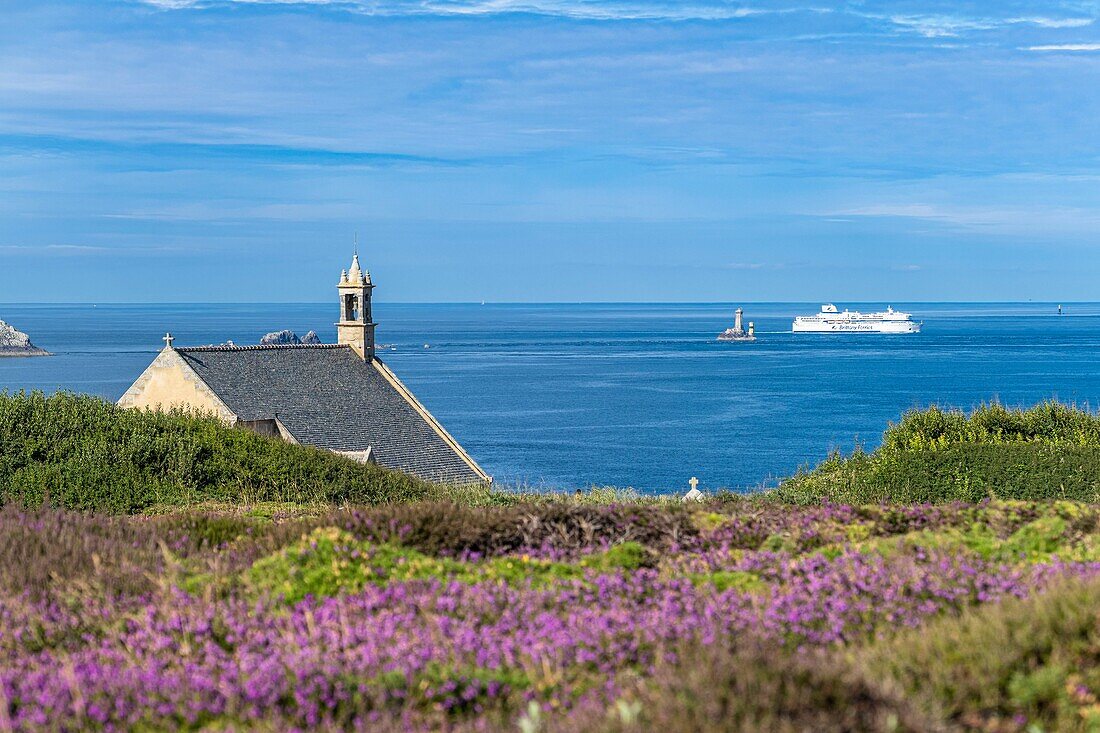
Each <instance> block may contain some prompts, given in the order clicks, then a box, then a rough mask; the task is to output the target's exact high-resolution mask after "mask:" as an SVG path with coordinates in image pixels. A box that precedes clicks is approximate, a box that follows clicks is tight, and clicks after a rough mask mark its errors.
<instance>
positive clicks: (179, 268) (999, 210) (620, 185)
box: [0, 0, 1100, 302]
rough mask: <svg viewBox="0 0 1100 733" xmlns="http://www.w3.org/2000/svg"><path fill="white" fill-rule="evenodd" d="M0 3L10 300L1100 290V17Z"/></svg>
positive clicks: (932, 3)
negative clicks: (365, 281)
mask: <svg viewBox="0 0 1100 733" xmlns="http://www.w3.org/2000/svg"><path fill="white" fill-rule="evenodd" d="M0 13H2V16H3V17H4V19H5V22H4V23H3V24H2V25H0V302H5V301H93V302H106V301H237V300H268V301H281V300H286V301H320V300H325V299H327V298H329V297H331V289H332V286H333V284H334V283H335V278H336V276H337V274H338V271H339V268H340V267H342V266H344V265H345V264H346V260H347V259H348V256H349V254H350V250H351V247H352V237H353V233H354V232H355V231H358V232H359V241H360V250H361V253H362V257H363V259H364V261H365V263H366V264H367V265H368V266H369V267H370V269H371V270H372V272H373V274H374V277H375V280H376V282H377V283H378V284H379V289H378V293H377V295H378V297H379V299H383V300H391V301H478V300H489V301H586V300H643V301H645V300H656V301H692V300H699V301H716V300H720V301H752V300H825V299H828V300H834V299H835V300H838V301H844V300H850V301H862V300H871V301H877V300H882V301H891V302H902V301H915V300H1026V299H1031V298H1033V299H1036V300H1039V299H1044V300H1055V301H1071V300H1100V2H1084V1H1074V2H1049V3H1036V2H1030V3H1021V2H1011V1H1009V2H937V1H936V0H926V1H922V2H875V1H872V0H867V1H865V2H847V3H845V2H840V3H821V4H815V3H812V2H796V1H793V0H792V1H790V2H788V1H787V0H776V1H772V2H756V3H750V2H746V3H741V2H720V1H718V0H701V1H698V2H692V1H691V0H686V1H685V2H659V1H655V0H607V1H600V2H597V1H594V0H526V1H520V0H468V1H463V0H450V1H447V0H434V1H433V0H424V1H421V2H402V1H399V0H341V1H337V0H311V1H310V2H292V1H288V0H280V1H275V0H272V1H270V2H264V1H263V0H114V1H108V0H103V1H99V2H96V1H93V0H84V1H82V2H56V1H54V0H36V1H35V2H33V3H28V2H24V1H23V0H0Z"/></svg>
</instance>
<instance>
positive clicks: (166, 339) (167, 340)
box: [161, 333, 176, 349]
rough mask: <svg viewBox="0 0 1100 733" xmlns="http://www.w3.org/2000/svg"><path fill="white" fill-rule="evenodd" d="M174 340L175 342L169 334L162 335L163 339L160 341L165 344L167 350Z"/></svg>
mask: <svg viewBox="0 0 1100 733" xmlns="http://www.w3.org/2000/svg"><path fill="white" fill-rule="evenodd" d="M175 340H176V339H175V337H173V336H172V334H171V333H166V334H164V338H162V339H161V341H163V342H164V343H165V344H167V347H168V348H169V349H170V348H172V342H173V341H175Z"/></svg>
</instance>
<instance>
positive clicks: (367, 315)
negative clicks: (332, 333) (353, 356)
mask: <svg viewBox="0 0 1100 733" xmlns="http://www.w3.org/2000/svg"><path fill="white" fill-rule="evenodd" d="M336 289H337V291H338V292H339V293H340V320H339V322H337V324H336V342H337V343H340V344H347V345H348V346H350V347H351V348H353V349H354V350H355V352H356V353H357V354H359V356H360V357H362V358H363V359H368V360H369V359H373V358H374V327H375V325H376V324H375V323H374V320H373V319H372V318H371V308H370V300H371V291H372V290H374V285H373V284H372V283H371V281H370V273H369V272H364V271H363V270H362V269H361V268H360V267H359V253H358V252H356V253H355V256H354V257H352V258H351V269H350V270H345V271H343V272H341V273H340V283H339V284H338V285H337V286H336Z"/></svg>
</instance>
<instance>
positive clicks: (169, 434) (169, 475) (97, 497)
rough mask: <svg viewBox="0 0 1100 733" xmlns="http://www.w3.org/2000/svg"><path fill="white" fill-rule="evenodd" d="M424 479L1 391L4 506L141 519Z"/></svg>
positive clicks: (369, 491) (201, 426)
mask: <svg viewBox="0 0 1100 733" xmlns="http://www.w3.org/2000/svg"><path fill="white" fill-rule="evenodd" d="M439 493H440V489H438V488H437V487H433V486H431V485H430V484H427V483H425V482H423V481H420V480H418V479H415V478H413V477H411V476H407V475H404V474H401V473H397V472H395V471H389V470H386V469H384V468H380V467H378V466H374V465H362V464H359V463H356V462H355V461H352V460H350V459H347V458H344V457H341V456H337V455H335V454H333V453H330V452H328V451H324V450H320V449H317V448H310V447H307V446H300V445H293V444H289V443H284V442H282V441H279V440H274V439H271V438H265V437H262V436H260V435H257V434H255V433H253V432H251V431H248V430H243V429H234V428H229V427H226V426H225V425H224V424H222V423H221V422H219V421H218V420H216V419H214V418H211V417H202V416H196V415H191V414H185V413H180V412H171V413H160V412H149V411H144V410H123V409H120V408H118V407H116V406H115V405H112V404H110V403H108V402H105V401H103V400H101V399H98V398H95V397H90V396H79V395H73V394H68V393H64V392H62V393H57V394H54V395H51V396H48V397H47V396H45V395H43V394H42V393H40V392H34V393H30V394H26V393H23V392H19V393H16V394H14V395H10V394H7V393H0V501H3V502H4V503H17V504H20V505H22V506H25V507H35V506H42V505H51V506H56V507H63V508H68V509H77V510H95V511H106V512H111V513H118V514H123V513H134V512H140V511H143V510H147V509H149V508H151V507H156V506H164V505H183V504H191V503H197V502H205V501H220V502H234V503H238V502H249V503H254V502H293V503H297V504H317V503H324V504H333V503H345V502H353V503H364V504H377V503H384V502H393V501H408V500H414V499H419V498H424V497H429V496H433V495H438V494H439Z"/></svg>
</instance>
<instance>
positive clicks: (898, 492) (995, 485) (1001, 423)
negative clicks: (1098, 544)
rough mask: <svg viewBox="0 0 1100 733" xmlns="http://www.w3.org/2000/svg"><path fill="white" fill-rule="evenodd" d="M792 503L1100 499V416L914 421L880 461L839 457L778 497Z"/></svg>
mask: <svg viewBox="0 0 1100 733" xmlns="http://www.w3.org/2000/svg"><path fill="white" fill-rule="evenodd" d="M771 495H772V497H773V498H776V499H779V500H782V501H787V502H792V503H800V504H807V503H816V502H820V501H832V502H840V503H845V504H869V503H880V502H891V503H925V502H932V503H944V502H951V501H965V502H978V501H981V500H983V499H988V498H997V499H1026V500H1038V501H1045V500H1053V499H1075V500H1079V501H1090V502H1095V501H1098V500H1100V417H1097V416H1095V415H1093V414H1091V413H1086V412H1083V411H1081V410H1077V409H1075V408H1072V407H1067V406H1065V405H1059V404H1057V403H1047V404H1043V405H1039V406H1037V407H1033V408H1031V409H1029V410H1022V411H1021V410H1009V409H1007V408H1005V407H1002V406H1000V405H991V406H985V407H982V408H980V409H978V410H976V411H975V412H973V413H972V414H971V415H969V416H967V415H964V414H963V413H961V412H955V411H952V412H945V411H943V410H939V409H937V408H931V409H929V410H925V411H922V412H910V413H908V414H906V415H905V416H904V418H903V419H902V421H901V422H900V423H898V424H897V425H894V426H891V427H890V428H889V429H888V430H887V431H886V433H885V435H884V436H883V443H882V445H881V446H880V447H879V448H878V449H877V450H875V451H874V452H873V453H869V454H868V453H862V452H857V453H856V454H854V455H853V456H851V457H849V458H843V457H841V456H839V455H833V456H831V457H830V458H829V459H828V460H826V461H825V462H824V463H822V464H821V465H820V466H818V467H817V468H816V469H814V470H813V471H810V472H806V473H800V474H798V475H796V476H794V477H792V478H790V479H788V480H787V481H785V482H784V483H783V484H782V485H781V486H780V487H779V488H778V489H776V490H775V491H774V492H772V494H771Z"/></svg>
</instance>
